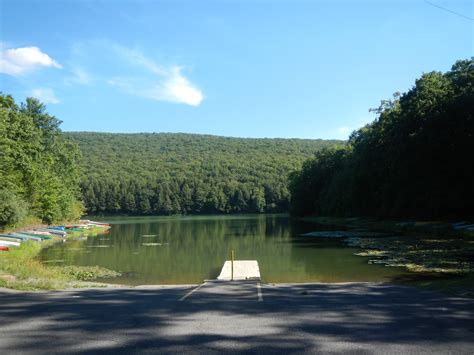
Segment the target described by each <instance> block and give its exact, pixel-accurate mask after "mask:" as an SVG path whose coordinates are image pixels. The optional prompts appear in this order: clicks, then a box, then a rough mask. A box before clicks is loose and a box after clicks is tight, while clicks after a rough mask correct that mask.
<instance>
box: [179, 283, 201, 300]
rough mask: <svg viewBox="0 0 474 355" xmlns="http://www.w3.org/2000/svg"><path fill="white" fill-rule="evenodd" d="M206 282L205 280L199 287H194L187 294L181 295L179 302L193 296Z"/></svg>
mask: <svg viewBox="0 0 474 355" xmlns="http://www.w3.org/2000/svg"><path fill="white" fill-rule="evenodd" d="M205 284H206V283H205V282H203V283H202V284H200V285H199V286H198V287H196V288H193V289H192V290H191V291H189V292H188V293H187V294H185V295H184V296H183V297H181V298H180V299H179V302H181V301H184V300H185V299H186V298H188V297H189V296H191V295H192V294H193V293H194V292H196V291H197V290H199V289H200V288H201V287H203V286H204V285H205Z"/></svg>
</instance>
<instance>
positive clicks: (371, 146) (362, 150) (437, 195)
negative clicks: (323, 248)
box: [290, 58, 474, 218]
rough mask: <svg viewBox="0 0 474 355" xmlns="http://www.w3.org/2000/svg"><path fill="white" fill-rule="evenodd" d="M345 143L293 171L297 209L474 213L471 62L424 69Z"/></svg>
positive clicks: (326, 212) (397, 214)
mask: <svg viewBox="0 0 474 355" xmlns="http://www.w3.org/2000/svg"><path fill="white" fill-rule="evenodd" d="M374 111H375V112H376V114H377V117H376V119H375V120H374V122H373V123H371V124H368V125H366V126H365V127H363V128H361V129H359V130H357V131H355V132H353V133H352V135H351V136H350V139H349V142H348V144H347V145H346V146H341V147H338V148H330V149H324V150H322V151H320V152H318V153H317V154H316V156H315V157H313V158H312V159H310V160H308V161H306V162H305V163H304V165H303V168H302V170H301V171H299V172H295V173H292V175H291V177H290V191H291V210H292V212H293V213H294V214H296V215H310V214H311V215H314V214H316V215H339V216H381V217H412V218H413V217H421V218H450V217H458V218H459V217H470V218H472V216H474V118H473V115H474V61H473V59H472V58H471V59H470V60H461V61H458V62H456V63H455V64H454V65H453V67H452V68H451V70H450V71H448V72H446V73H440V72H430V73H427V74H423V75H422V76H421V77H420V78H419V79H418V80H416V82H415V85H414V86H413V87H412V88H411V89H410V90H409V91H408V92H406V93H404V94H402V95H400V94H398V93H397V94H395V95H394V97H393V99H392V100H387V101H382V103H381V105H380V107H379V108H377V109H374Z"/></svg>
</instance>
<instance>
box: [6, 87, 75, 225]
mask: <svg viewBox="0 0 474 355" xmlns="http://www.w3.org/2000/svg"><path fill="white" fill-rule="evenodd" d="M60 124H61V121H59V120H58V119H56V118H55V117H54V116H50V115H49V114H48V113H46V111H45V106H44V105H43V104H41V103H40V102H39V101H38V100H36V99H33V98H28V99H27V100H26V103H22V104H21V105H20V106H18V105H17V104H16V103H15V101H14V99H13V98H12V97H11V96H9V95H3V94H0V227H3V226H5V225H14V224H17V223H19V222H22V221H23V220H25V219H26V218H31V220H32V221H33V220H34V221H38V220H41V221H43V222H46V223H51V222H54V221H62V220H68V219H75V218H78V217H79V216H80V215H81V213H82V209H83V207H82V203H81V202H80V200H81V197H80V190H79V172H78V168H79V159H80V152H79V150H78V148H77V146H76V145H75V144H74V143H72V142H70V141H68V140H66V139H65V138H64V136H63V134H62V132H61V130H60V129H59V126H60Z"/></svg>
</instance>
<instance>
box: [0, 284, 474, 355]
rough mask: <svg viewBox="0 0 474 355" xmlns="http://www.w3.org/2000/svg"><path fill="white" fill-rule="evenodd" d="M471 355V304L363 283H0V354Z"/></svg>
mask: <svg viewBox="0 0 474 355" xmlns="http://www.w3.org/2000/svg"><path fill="white" fill-rule="evenodd" d="M223 351H233V352H255V353H261V352H273V353H275V352H283V353H291V352H296V353H302V352H306V353H318V352H319V353H325V354H326V353H331V352H332V353H340V352H349V351H350V352H352V353H378V354H380V353H384V354H385V353H393V354H400V353H420V354H421V353H424V354H432V353H439V354H452V353H461V354H472V353H474V300H472V299H467V298H456V297H448V296H445V295H441V294H438V293H432V292H426V291H419V290H416V289H412V288H406V287H398V286H389V285H381V284H371V283H351V284H304V285H276V286H274V285H261V287H259V284H258V283H257V282H255V281H253V282H233V283H231V282H223V281H221V282H218V281H212V282H207V283H206V284H204V285H203V286H201V287H199V288H196V287H195V286H174V287H149V288H123V289H88V290H72V291H61V292H41V293H28V292H16V291H9V290H5V289H0V353H1V354H11V353H34V354H51V353H96V352H101V353H110V354H116V353H127V354H128V353H146V352H151V353H176V352H195V353H206V354H207V353H220V352H223Z"/></svg>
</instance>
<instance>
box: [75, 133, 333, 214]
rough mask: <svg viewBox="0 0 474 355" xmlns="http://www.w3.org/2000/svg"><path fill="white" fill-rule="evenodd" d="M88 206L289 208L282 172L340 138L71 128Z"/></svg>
mask: <svg viewBox="0 0 474 355" xmlns="http://www.w3.org/2000/svg"><path fill="white" fill-rule="evenodd" d="M67 137H68V138H69V139H71V140H72V141H74V142H75V143H77V144H78V145H79V147H80V149H81V151H82V155H83V160H82V166H83V171H84V176H83V178H82V181H81V190H82V195H83V200H84V203H85V206H86V209H87V212H88V213H91V214H140V215H141V214H145V215H147V214H164V215H168V214H177V213H180V214H198V213H241V212H242V213H243V212H264V211H265V212H275V211H288V208H289V197H290V196H289V191H288V174H289V172H291V171H294V170H297V169H300V168H301V165H302V163H303V161H304V160H306V159H308V158H309V157H310V156H313V155H314V153H315V152H316V151H318V150H320V149H322V148H324V147H330V146H335V145H337V146H339V145H341V144H342V142H341V141H323V140H302V139H244V138H229V137H217V136H210V135H197V134H165V133H139V134H112V133H87V132H70V133H67Z"/></svg>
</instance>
